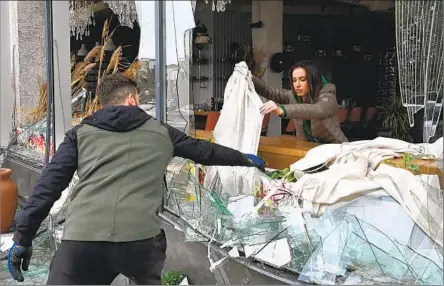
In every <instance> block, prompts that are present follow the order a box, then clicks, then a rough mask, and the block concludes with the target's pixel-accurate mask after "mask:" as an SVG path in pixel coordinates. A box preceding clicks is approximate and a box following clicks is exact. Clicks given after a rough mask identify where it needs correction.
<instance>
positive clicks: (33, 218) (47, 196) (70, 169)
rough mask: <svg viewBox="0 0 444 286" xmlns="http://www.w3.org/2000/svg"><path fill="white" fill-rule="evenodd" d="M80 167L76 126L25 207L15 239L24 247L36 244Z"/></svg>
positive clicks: (47, 167)
mask: <svg viewBox="0 0 444 286" xmlns="http://www.w3.org/2000/svg"><path fill="white" fill-rule="evenodd" d="M76 170H77V135H76V128H73V129H71V130H70V131H68V132H67V133H66V135H65V139H64V140H63V142H62V143H61V144H60V146H59V148H58V149H57V152H56V153H55V154H54V156H53V158H52V160H51V162H50V163H49V164H48V165H47V166H46V168H45V169H44V170H43V173H42V175H41V176H40V178H39V180H38V182H37V184H36V186H35V187H34V190H33V191H32V193H31V195H30V197H29V199H28V201H27V202H26V206H25V208H24V209H23V211H22V213H21V215H20V218H19V221H18V224H17V228H16V232H15V234H14V241H15V243H17V244H18V245H20V246H23V247H28V246H31V245H32V240H33V238H34V236H35V234H36V233H37V231H38V229H39V227H40V225H41V224H42V222H43V220H44V219H45V218H46V217H47V216H48V214H49V212H50V210H51V208H52V206H53V205H54V203H55V202H56V201H57V200H58V199H59V198H60V196H61V195H62V191H63V190H65V189H66V188H67V187H68V186H69V183H70V182H71V179H72V177H73V175H74V173H75V171H76Z"/></svg>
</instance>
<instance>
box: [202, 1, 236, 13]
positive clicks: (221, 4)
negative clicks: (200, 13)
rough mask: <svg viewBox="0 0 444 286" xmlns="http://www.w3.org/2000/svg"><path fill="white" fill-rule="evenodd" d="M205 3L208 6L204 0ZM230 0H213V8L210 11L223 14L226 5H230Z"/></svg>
mask: <svg viewBox="0 0 444 286" xmlns="http://www.w3.org/2000/svg"><path fill="white" fill-rule="evenodd" d="M205 3H206V4H208V0H205ZM230 3H231V0H213V6H212V9H213V11H215V10H216V11H217V12H223V11H225V8H226V6H227V4H230Z"/></svg>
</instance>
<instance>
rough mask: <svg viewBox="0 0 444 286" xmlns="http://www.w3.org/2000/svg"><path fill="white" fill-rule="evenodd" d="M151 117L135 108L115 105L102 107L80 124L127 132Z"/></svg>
mask: <svg viewBox="0 0 444 286" xmlns="http://www.w3.org/2000/svg"><path fill="white" fill-rule="evenodd" d="M151 118H152V117H151V116H150V115H148V114H147V113H146V112H145V111H144V110H142V109H141V108H139V107H137V106H125V105H116V106H109V107H104V108H102V109H100V110H98V111H97V112H95V113H94V114H92V115H91V116H88V117H87V118H85V119H84V120H83V121H82V124H88V125H92V126H94V127H97V128H100V129H103V130H107V131H113V132H127V131H131V130H133V129H136V128H137V127H139V126H141V125H142V124H144V123H145V122H146V121H147V120H149V119H151Z"/></svg>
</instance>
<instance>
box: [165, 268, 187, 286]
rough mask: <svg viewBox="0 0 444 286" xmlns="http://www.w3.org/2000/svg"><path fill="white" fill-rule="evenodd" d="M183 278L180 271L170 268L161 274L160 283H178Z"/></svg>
mask: <svg viewBox="0 0 444 286" xmlns="http://www.w3.org/2000/svg"><path fill="white" fill-rule="evenodd" d="M184 278H185V275H184V274H183V272H182V271H176V270H170V271H167V272H165V273H164V274H163V275H162V278H161V281H162V285H179V284H180V282H182V280H183V279H184Z"/></svg>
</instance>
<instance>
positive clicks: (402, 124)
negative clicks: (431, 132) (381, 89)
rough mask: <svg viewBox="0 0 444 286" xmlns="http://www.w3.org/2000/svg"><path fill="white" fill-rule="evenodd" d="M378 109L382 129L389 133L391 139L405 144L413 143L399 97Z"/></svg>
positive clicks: (407, 118)
mask: <svg viewBox="0 0 444 286" xmlns="http://www.w3.org/2000/svg"><path fill="white" fill-rule="evenodd" d="M378 108H379V118H380V119H381V120H382V127H383V128H386V129H389V130H390V131H391V137H392V138H395V139H400V140H403V141H406V142H412V141H413V138H412V135H411V130H410V123H409V117H408V114H407V109H406V108H405V107H404V105H403V104H402V100H401V97H400V96H399V95H397V96H395V97H394V98H393V99H392V100H390V101H388V102H387V103H385V104H383V105H381V106H379V107H378Z"/></svg>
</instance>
